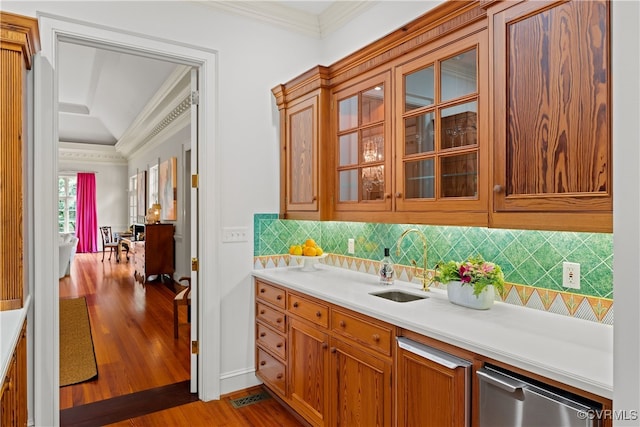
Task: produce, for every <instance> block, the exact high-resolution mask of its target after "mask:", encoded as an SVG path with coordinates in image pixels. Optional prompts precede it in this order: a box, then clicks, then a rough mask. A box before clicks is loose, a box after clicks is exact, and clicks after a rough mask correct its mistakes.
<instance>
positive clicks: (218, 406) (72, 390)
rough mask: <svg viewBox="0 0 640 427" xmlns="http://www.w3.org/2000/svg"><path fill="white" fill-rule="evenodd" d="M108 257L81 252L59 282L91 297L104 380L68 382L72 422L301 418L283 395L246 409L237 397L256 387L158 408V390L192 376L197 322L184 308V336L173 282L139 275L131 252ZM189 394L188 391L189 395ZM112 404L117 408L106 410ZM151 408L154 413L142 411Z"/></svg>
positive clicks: (282, 421)
mask: <svg viewBox="0 0 640 427" xmlns="http://www.w3.org/2000/svg"><path fill="white" fill-rule="evenodd" d="M101 258H102V253H98V254H76V256H75V258H74V261H73V266H72V269H71V275H70V276H67V277H65V278H63V279H61V280H60V283H59V286H60V298H72V297H81V296H85V297H86V300H87V307H88V310H89V318H90V323H91V334H92V337H93V343H94V349H95V355H96V362H97V364H98V377H97V378H96V379H94V380H91V381H87V382H84V383H80V384H75V385H69V386H65V387H61V388H60V409H61V414H64V416H61V421H62V422H63V425H65V424H64V420H68V423H67V424H66V425H103V424H102V422H98V421H96V420H97V419H101V420H103V421H104V420H111V421H109V422H113V421H114V420H118V419H119V420H121V421H118V422H117V423H116V424H112V425H115V426H168V425H171V426H182V425H184V426H200V425H203V426H204V425H208V426H218V425H219V426H222V425H224V426H299V425H301V424H300V423H299V422H298V421H297V420H296V418H294V417H293V416H292V415H291V414H290V413H289V412H288V411H287V410H286V409H284V408H283V407H282V406H281V405H280V404H279V403H278V402H277V400H275V399H267V400H263V401H260V402H257V403H254V404H251V405H248V406H245V407H242V408H234V407H233V406H232V405H231V403H230V399H234V398H236V397H238V396H243V395H247V394H248V393H252V392H253V393H255V391H256V390H243V391H240V392H238V393H233V394H231V395H228V396H224V397H223V399H221V400H220V401H212V402H202V401H195V402H191V403H186V404H182V405H180V406H174V407H170V406H172V405H169V404H168V405H167V406H166V407H170V409H162V408H161V407H158V404H157V401H155V400H156V399H155V398H149V396H150V395H153V394H150V393H155V392H156V391H158V390H171V387H169V386H171V385H173V386H178V384H177V383H185V382H187V381H188V380H189V377H190V366H189V365H190V354H189V352H190V348H189V344H190V337H189V327H190V325H189V323H188V322H187V315H186V310H185V308H184V307H181V310H180V314H179V321H180V331H179V339H177V340H176V339H174V337H173V297H174V292H173V291H172V290H171V289H169V286H167V285H165V284H163V283H160V282H152V283H147V284H146V285H141V284H140V283H137V282H135V281H134V279H133V264H132V263H131V262H129V263H127V262H126V261H125V259H124V257H123V260H122V261H121V262H120V263H116V262H115V260H114V259H113V258H112V260H111V261H108V260H107V259H105V261H104V263H103V262H101ZM185 384H186V383H185ZM156 389H157V390H156ZM168 392H169V393H175V391H173V392H172V391H168ZM140 396H146V397H142V398H141V397H140ZM176 397H177V396H176ZM181 398H184V396H183V397H181ZM134 400H135V401H142V402H143V406H144V402H145V401H146V402H147V404H146V408H147V410H146V411H145V410H144V408H143V409H139V408H137V409H136V410H132V409H131V407H132V406H131V404H132V401H134ZM188 400H189V399H188V397H187V400H185V401H188ZM127 402H129V404H127ZM109 405H111V408H112V409H110V410H109V409H105V408H109V407H110V406H109ZM127 405H129V406H127ZM113 408H116V409H113ZM117 408H121V412H122V411H125V412H124V413H125V414H126V416H127V417H126V418H125V417H122V416H120V417H118V416H115V418H114V414H110V416H111V418H96V419H95V420H94V421H91V417H89V418H88V420H89V421H87V420H86V419H87V414H89V415H90V414H92V413H93V414H95V415H94V416H95V417H101V416H102V417H104V416H105V415H104V412H105V410H106V411H107V412H108V411H115V410H117ZM83 411H84V413H83ZM147 412H152V413H149V414H146V415H141V416H138V415H140V414H145V413H147ZM74 417H75V418H74ZM78 417H79V418H78ZM81 418H83V419H85V421H83V423H80V422H79V421H77V420H78V419H81ZM74 420H75V421H74Z"/></svg>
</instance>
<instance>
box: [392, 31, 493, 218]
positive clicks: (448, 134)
mask: <svg viewBox="0 0 640 427" xmlns="http://www.w3.org/2000/svg"><path fill="white" fill-rule="evenodd" d="M485 39H486V34H485V33H484V32H483V33H481V35H477V34H476V35H473V36H470V37H466V38H465V39H464V40H462V41H460V42H457V43H453V44H451V45H448V46H445V47H443V48H441V49H435V50H433V51H431V53H429V54H426V55H423V56H421V57H418V58H416V59H414V60H413V61H411V62H409V63H406V64H403V65H402V66H399V67H398V68H397V69H396V88H397V89H396V90H397V91H398V97H397V98H398V99H397V100H396V163H395V168H396V170H395V174H396V189H395V193H394V195H395V203H396V210H408V211H412V210H416V211H418V210H424V209H425V208H426V209H433V208H434V207H435V206H440V207H442V208H443V209H452V208H454V209H458V208H459V209H463V210H464V209H475V206H476V205H479V204H481V203H485V206H486V201H485V200H484V194H485V193H486V185H482V183H481V182H480V177H481V175H482V179H486V178H485V175H486V174H487V171H486V170H484V169H486V166H482V165H483V164H484V165H486V164H487V163H486V160H485V159H486V158H487V155H486V154H487V153H484V152H482V153H481V150H484V151H486V147H483V144H482V143H481V136H482V135H483V133H482V132H486V129H483V127H486V123H487V120H486V119H485V120H484V121H482V120H480V117H485V118H486V117H488V116H487V111H486V107H484V104H483V103H484V102H485V101H484V99H482V98H481V95H480V94H481V86H482V85H484V83H481V82H482V81H483V80H481V75H480V69H481V68H482V67H484V64H485V60H484V59H483V58H482V56H481V54H480V49H483V48H484V40H485ZM482 78H484V79H486V77H485V76H482ZM485 97H486V95H485ZM483 123H484V125H483ZM485 140H486V138H485ZM427 206H428V207H427Z"/></svg>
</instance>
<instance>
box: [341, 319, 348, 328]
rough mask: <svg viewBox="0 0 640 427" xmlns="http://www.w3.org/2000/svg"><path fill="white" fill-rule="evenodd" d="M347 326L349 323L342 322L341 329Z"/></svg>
mask: <svg viewBox="0 0 640 427" xmlns="http://www.w3.org/2000/svg"><path fill="white" fill-rule="evenodd" d="M345 326H347V323H346V322H345V321H344V320H341V321H340V327H341V328H344V327H345Z"/></svg>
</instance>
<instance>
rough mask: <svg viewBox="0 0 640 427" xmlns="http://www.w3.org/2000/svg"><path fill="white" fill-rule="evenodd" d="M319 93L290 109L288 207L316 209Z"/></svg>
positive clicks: (288, 123)
mask: <svg viewBox="0 0 640 427" xmlns="http://www.w3.org/2000/svg"><path fill="white" fill-rule="evenodd" d="M317 122H318V102H317V97H313V98H311V99H309V100H307V101H305V102H302V103H300V105H297V106H295V107H292V108H291V109H290V110H289V111H288V112H287V132H288V138H287V141H288V146H287V150H288V159H287V164H288V166H289V168H288V175H287V184H288V185H287V189H288V192H287V193H288V194H287V209H293V210H317V179H318V177H317V158H318V134H317V128H316V123H317Z"/></svg>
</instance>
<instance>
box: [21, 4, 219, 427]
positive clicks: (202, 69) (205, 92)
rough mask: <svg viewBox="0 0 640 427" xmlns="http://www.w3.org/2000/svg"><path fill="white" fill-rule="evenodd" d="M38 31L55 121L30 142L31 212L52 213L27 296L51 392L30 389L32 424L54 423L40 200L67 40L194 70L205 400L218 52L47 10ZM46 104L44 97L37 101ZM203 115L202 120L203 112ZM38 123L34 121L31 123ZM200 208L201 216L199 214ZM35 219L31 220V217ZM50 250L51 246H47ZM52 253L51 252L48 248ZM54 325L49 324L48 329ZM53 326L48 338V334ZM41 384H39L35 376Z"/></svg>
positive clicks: (47, 208) (210, 338) (53, 285)
mask: <svg viewBox="0 0 640 427" xmlns="http://www.w3.org/2000/svg"><path fill="white" fill-rule="evenodd" d="M38 20H39V29H40V37H41V45H42V52H41V53H42V56H43V57H44V58H46V59H48V60H49V62H50V63H51V64H52V66H53V71H54V75H53V77H54V78H53V91H52V95H53V99H52V100H51V101H50V103H51V105H53V106H54V107H53V108H52V110H53V111H51V115H52V117H51V118H50V119H51V120H52V121H53V123H54V135H53V143H51V144H46V143H42V142H41V141H39V140H37V139H36V140H35V142H34V143H35V148H34V149H35V151H36V152H37V153H38V159H39V161H41V162H42V164H41V166H42V169H39V168H35V169H36V170H35V171H34V183H35V185H34V187H35V188H34V211H35V212H37V215H38V217H39V218H51V220H50V221H49V222H47V221H41V222H44V223H45V225H44V227H47V224H48V226H50V227H51V229H49V230H44V232H43V233H40V234H36V235H35V236H34V248H33V252H34V264H35V265H34V266H33V268H34V270H35V271H38V272H39V273H38V277H45V278H47V277H48V278H50V279H49V280H39V281H36V283H35V284H34V287H33V298H34V307H35V309H34V317H35V321H34V346H33V356H34V369H35V371H36V372H38V373H39V375H40V376H42V377H43V378H44V379H45V381H44V384H47V385H50V387H51V388H52V389H51V390H41V391H37V390H35V391H34V393H35V395H34V414H33V416H34V417H33V419H34V421H35V425H49V426H58V425H59V424H60V417H59V411H60V402H59V353H58V351H59V350H58V343H59V326H58V320H57V319H58V315H59V313H58V300H59V290H58V282H57V280H56V278H57V277H58V274H57V271H56V266H57V265H58V264H57V262H56V259H57V256H58V252H57V250H55V249H53V248H55V247H57V246H56V245H55V241H51V240H52V239H54V238H55V234H56V232H55V230H56V221H55V218H56V204H55V203H49V202H47V200H48V199H52V196H51V194H57V186H56V185H55V183H57V173H58V161H57V159H58V132H57V128H58V127H57V116H56V112H57V97H58V81H57V74H56V69H57V62H56V61H57V57H58V55H57V53H58V42H59V41H61V40H64V41H65V42H72V43H78V44H86V45H89V46H96V47H102V48H107V49H111V50H119V51H122V52H126V53H130V54H134V55H141V56H148V57H152V58H156V59H161V60H168V61H172V62H177V63H181V64H185V65H189V66H193V67H196V68H198V79H199V88H200V104H199V108H198V110H199V120H198V122H199V129H198V133H199V135H198V140H199V147H198V148H199V153H198V157H199V163H200V164H206V165H208V167H207V168H202V167H200V168H198V173H199V181H200V188H199V194H198V198H199V205H198V219H199V224H198V226H199V235H200V236H206V238H201V239H199V243H198V254H199V259H200V271H199V274H198V276H199V279H200V283H209V284H210V286H201V287H200V289H199V297H200V302H199V308H201V307H203V306H204V305H206V306H207V307H208V310H202V309H198V310H197V312H198V319H192V320H194V321H197V323H198V324H200V325H205V324H206V325H207V328H201V329H200V335H199V339H198V340H199V346H198V347H199V357H198V381H197V382H198V397H199V398H200V399H201V400H204V401H208V400H213V399H219V398H220V294H219V289H218V288H217V286H215V285H214V284H216V283H220V280H221V279H220V278H221V275H220V268H219V265H218V264H219V259H218V258H217V257H216V256H215V254H216V253H219V251H218V250H219V248H218V246H219V242H220V239H219V236H218V234H219V231H218V230H220V226H219V224H220V216H221V215H220V209H219V206H220V203H218V201H217V200H216V197H219V194H220V191H219V185H220V179H219V171H220V167H219V160H218V157H219V156H217V155H216V151H217V147H216V142H217V139H216V132H215V131H216V124H217V120H216V118H217V116H218V114H217V102H216V99H217V61H218V58H217V52H216V51H214V50H211V49H207V48H205V47H201V46H193V45H189V44H184V43H176V42H173V41H170V40H165V39H161V38H159V37H151V36H147V35H144V34H135V33H131V32H129V31H123V30H119V29H117V28H107V27H104V26H100V25H93V24H89V23H84V22H80V21H77V20H71V19H67V18H64V17H60V16H57V15H50V14H46V13H40V14H38ZM43 102H44V104H45V105H47V104H48V102H47V101H46V100H45V101H43ZM205 117H207V118H208V119H207V120H204V118H205ZM36 126H37V124H36ZM205 213H206V214H205ZM36 219H37V218H36ZM52 249H53V250H52ZM52 251H53V252H54V256H53V258H52V256H51V252H52ZM52 325H53V327H52ZM52 332H53V334H54V336H53V339H52V337H51V333H52ZM41 383H42V382H41Z"/></svg>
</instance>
